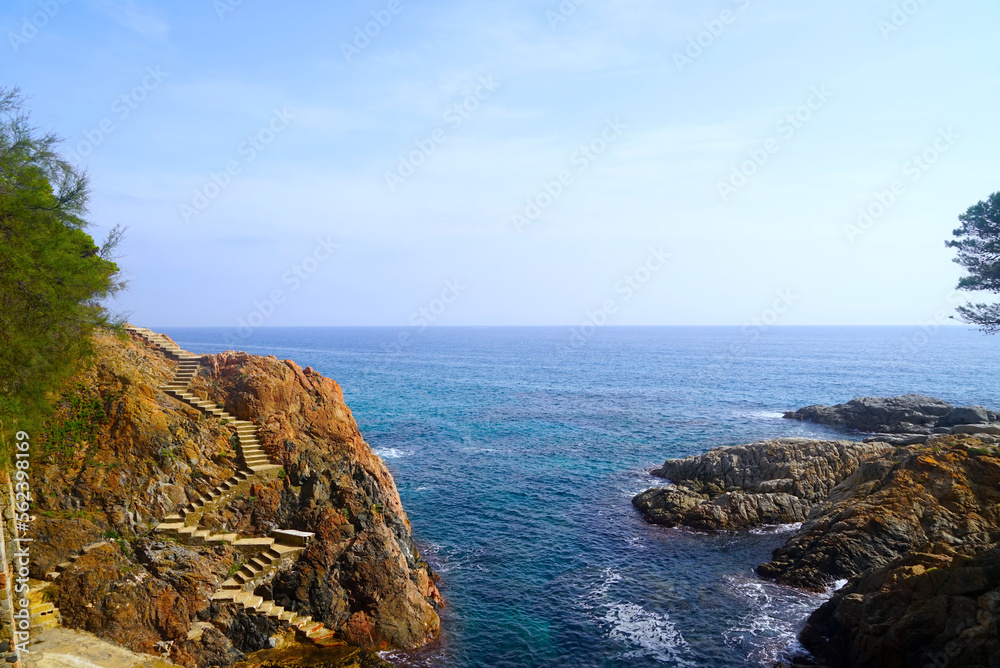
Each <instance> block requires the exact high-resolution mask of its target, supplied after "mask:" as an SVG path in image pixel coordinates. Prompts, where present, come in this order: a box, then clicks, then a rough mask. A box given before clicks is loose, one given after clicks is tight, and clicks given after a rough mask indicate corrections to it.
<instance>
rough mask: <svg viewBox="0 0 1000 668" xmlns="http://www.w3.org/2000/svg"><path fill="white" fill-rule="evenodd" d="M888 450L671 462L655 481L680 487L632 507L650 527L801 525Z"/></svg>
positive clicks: (784, 445)
mask: <svg viewBox="0 0 1000 668" xmlns="http://www.w3.org/2000/svg"><path fill="white" fill-rule="evenodd" d="M890 450H892V446H889V445H886V444H884V443H858V442H854V441H814V440H809V439H804V438H783V439H775V440H771V441H762V442H760V443H751V444H749V445H734V446H730V447H724V448H715V449H713V450H709V451H708V452H707V453H705V454H703V455H698V456H695V457H687V458H685V459H670V460H667V461H666V462H665V463H664V465H663V467H661V468H660V469H657V470H655V471H653V474H654V475H657V476H659V477H661V478H666V479H667V480H669V481H671V482H672V483H673V484H672V485H669V486H664V487H655V488H653V489H650V490H647V491H645V492H643V493H641V494H639V495H638V496H636V497H635V498H634V499H632V504H633V505H634V506H635V507H636V508H638V509H639V510H640V511H641V512H642V513H643V515H645V517H646V518H647V519H649V521H651V522H653V523H655V524H662V525H665V526H686V527H690V528H692V529H701V530H718V529H746V528H749V527H754V526H760V525H765V524H791V523H794V522H801V521H803V520H805V519H806V517H808V515H809V513H810V511H811V510H812V509H813V508H814V507H815V506H816V505H817V504H818V503H820V502H822V501H823V500H824V499H826V498H827V496H828V495H829V494H830V492H831V491H832V490H833V488H834V486H835V485H837V484H838V483H839V482H840V481H842V480H844V479H845V478H847V477H848V476H849V475H851V474H852V473H853V472H854V471H855V470H856V469H857V467H858V465H859V464H860V463H861V461H863V460H865V459H869V458H871V457H874V456H876V455H879V454H883V453H885V452H887V451H890Z"/></svg>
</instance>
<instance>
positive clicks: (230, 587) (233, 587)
mask: <svg viewBox="0 0 1000 668" xmlns="http://www.w3.org/2000/svg"><path fill="white" fill-rule="evenodd" d="M222 588H223V589H225V590H226V591H233V592H238V591H242V590H243V583H242V582H237V581H236V580H234V579H233V578H229V579H227V580H226V581H225V582H223V583H222ZM235 595H236V594H233V596H235Z"/></svg>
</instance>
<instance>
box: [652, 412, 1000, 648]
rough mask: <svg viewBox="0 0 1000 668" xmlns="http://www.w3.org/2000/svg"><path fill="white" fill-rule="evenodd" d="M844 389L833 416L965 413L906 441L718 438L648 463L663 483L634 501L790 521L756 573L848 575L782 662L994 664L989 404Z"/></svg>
mask: <svg viewBox="0 0 1000 668" xmlns="http://www.w3.org/2000/svg"><path fill="white" fill-rule="evenodd" d="M856 401H857V403H855V402H851V403H852V404H854V406H853V407H850V408H842V407H835V409H838V412H837V415H839V416H841V417H843V416H844V415H850V416H852V417H851V418H850V420H847V419H844V424H842V425H839V426H842V427H844V428H852V429H856V428H858V425H866V426H868V427H869V428H873V429H878V430H882V431H892V430H894V429H900V428H901V429H912V428H932V427H931V421H930V418H933V424H934V425H935V426H934V427H933V428H934V429H938V428H941V427H940V426H939V425H942V420H945V421H948V420H954V421H956V422H959V423H961V421H962V420H975V421H976V422H974V423H972V424H971V425H962V424H956V425H953V426H952V427H949V428H948V431H949V432H951V431H954V432H955V433H949V434H940V435H927V437H926V439H925V440H926V442H924V443H915V444H910V445H897V444H892V443H886V442H884V441H880V440H874V441H871V442H852V441H810V440H805V439H777V440H773V441H764V442H761V443H753V444H749V445H739V446H731V447H724V448H716V449H714V450H711V451H709V452H708V453H705V454H704V455H698V456H695V457H688V458H685V459H677V460H669V461H667V462H666V463H665V464H664V466H663V467H661V468H660V469H658V470H656V471H655V472H654V473H656V474H657V475H660V476H662V477H665V478H668V479H669V480H670V481H672V482H673V483H674V484H673V485H667V486H663V487H657V488H654V489H651V490H647V491H646V492H643V493H642V494H639V495H637V496H636V497H635V498H634V499H633V504H634V505H635V506H636V507H637V508H638V509H639V510H640V511H641V512H642V513H643V515H644V516H645V517H646V518H647V519H648V520H650V521H652V522H655V523H659V524H665V525H668V526H685V527H691V528H694V529H699V530H715V529H745V528H750V527H753V526H759V525H762V524H779V523H787V522H802V526H801V528H800V529H799V530H798V531H796V533H795V534H794V535H792V536H791V537H790V538H789V540H788V541H787V542H786V544H785V545H783V546H782V547H780V548H778V549H777V550H775V552H774V554H773V555H772V560H771V561H770V562H768V563H765V564H761V565H760V566H758V569H757V571H758V573H759V574H760V575H761V576H762V577H765V578H769V579H773V580H775V581H777V582H779V583H783V584H786V585H790V586H795V587H799V588H804V589H808V590H812V591H824V590H829V588H830V587H831V586H832V585H834V584H835V583H836V582H838V581H843V580H847V584H846V585H844V586H842V587H840V589H838V590H837V591H836V592H835V593H834V594H833V597H832V598H831V599H830V600H829V601H828V602H827V603H826V604H824V605H823V606H822V607H821V608H820V609H818V610H817V611H816V612H814V613H813V614H812V615H811V617H810V618H809V620H808V623H807V625H806V627H805V629H804V630H803V631H802V633H801V636H800V640H801V642H802V644H803V646H805V647H806V648H807V649H808V650H809V651H810V652H811V653H812V657H810V658H808V659H807V660H805V661H802V662H801V663H799V662H797V661H793V662H792V663H794V665H821V666H827V667H828V668H842V667H843V668H846V667H851V668H876V667H882V666H900V667H905V666H921V667H923V666H935V667H946V666H951V667H958V666H963V667H981V668H986V667H990V668H993V667H995V666H1000V450H998V449H997V448H996V447H994V443H995V442H996V441H997V440H998V439H997V438H996V437H995V436H994V435H993V434H992V433H991V432H992V430H991V429H984V427H990V426H991V424H990V423H988V422H979V421H980V420H984V419H988V420H993V418H994V416H996V413H993V412H992V411H987V410H986V409H969V412H965V413H959V412H958V411H960V410H966V409H955V408H953V407H950V406H948V405H947V404H943V402H937V401H936V400H927V398H926V397H920V398H919V399H917V398H914V395H910V398H908V399H906V401H905V403H906V405H907V406H908V408H906V409H905V410H902V409H900V408H899V406H900V404H899V403H898V402H897V401H896V400H882V401H878V400H856ZM844 406H848V407H849V406H851V404H845V405H844ZM914 406H922V407H923V408H921V409H920V411H919V415H922V416H924V418H927V420H926V421H922V420H924V418H921V417H919V416H918V414H917V413H918V411H916V410H915V409H914V408H913V407H914ZM804 410H805V409H804ZM930 411H933V412H936V413H938V415H932V414H931V413H930ZM799 413H801V412H799ZM862 414H865V415H867V416H868V417H864V418H862V417H860V416H861V415H862ZM928 416H929V417H928ZM841 417H838V418H837V419H841ZM830 419H831V420H832V419H833V418H830ZM901 425H905V426H902V427H901ZM965 432H973V433H972V434H967V433H965ZM892 433H907V432H905V431H892ZM792 663H788V664H782V665H792Z"/></svg>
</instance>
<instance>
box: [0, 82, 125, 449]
mask: <svg viewBox="0 0 1000 668" xmlns="http://www.w3.org/2000/svg"><path fill="white" fill-rule="evenodd" d="M59 141H60V140H59V138H58V137H57V136H55V135H54V134H52V133H41V132H39V131H38V130H37V129H36V128H34V127H32V126H31V125H30V124H29V119H28V114H27V112H26V111H25V110H24V102H23V98H22V97H21V95H20V93H19V91H18V90H17V89H16V88H15V89H4V88H0V446H2V447H0V460H2V459H4V458H5V457H6V454H7V449H6V444H7V443H10V440H11V439H10V436H11V435H12V434H13V433H14V432H15V431H17V430H20V429H33V428H37V424H38V421H39V419H40V418H41V417H42V416H43V415H44V414H45V413H46V412H47V403H48V401H47V399H48V397H49V395H50V394H51V393H52V392H53V391H54V390H55V389H56V388H57V387H58V386H59V384H60V382H61V381H62V380H64V379H65V378H66V377H67V376H68V375H69V374H70V373H71V372H72V371H73V370H74V369H75V368H76V367H77V365H78V363H79V362H80V360H81V359H83V358H84V357H85V356H86V355H87V353H88V352H89V349H90V334H91V332H92V331H93V329H94V328H95V327H102V326H108V325H111V324H113V323H112V320H113V318H112V317H111V316H110V314H109V313H108V311H107V310H106V309H105V308H104V306H102V304H101V302H102V300H103V299H105V298H106V297H108V296H110V295H111V294H113V293H114V292H116V291H117V290H119V289H120V288H121V287H122V285H123V284H122V283H121V282H120V280H119V277H118V266H117V265H116V264H115V263H114V262H113V261H112V257H111V253H112V251H113V249H114V246H115V245H116V243H117V241H118V239H120V237H121V234H122V230H121V228H118V227H116V228H115V229H114V230H112V231H111V233H110V234H109V235H108V239H107V241H106V242H105V243H104V245H103V246H101V247H98V246H97V245H96V244H95V243H94V240H93V239H92V238H91V237H90V235H89V234H87V233H86V232H85V231H84V228H86V227H87V225H88V222H87V221H86V220H85V218H84V216H85V215H86V212H87V199H88V181H87V175H86V174H85V173H84V172H81V171H80V170H78V169H77V168H75V167H74V166H73V165H71V164H70V163H68V162H67V161H66V160H64V159H63V158H61V157H60V156H59V154H58V153H57V152H56V147H57V145H58V143H59Z"/></svg>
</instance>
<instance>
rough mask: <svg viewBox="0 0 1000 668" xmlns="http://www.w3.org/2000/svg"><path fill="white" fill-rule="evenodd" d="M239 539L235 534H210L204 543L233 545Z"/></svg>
mask: <svg viewBox="0 0 1000 668" xmlns="http://www.w3.org/2000/svg"><path fill="white" fill-rule="evenodd" d="M239 537H240V536H239V534H235V533H217V534H212V535H211V536H209V537H208V538H206V539H205V542H206V543H224V544H232V543H235V542H236V541H237V540H239Z"/></svg>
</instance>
